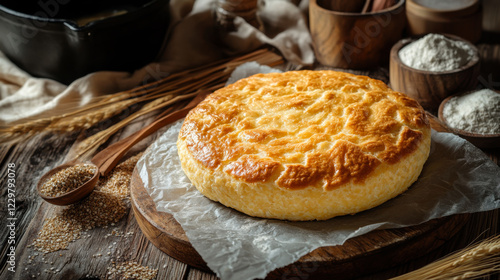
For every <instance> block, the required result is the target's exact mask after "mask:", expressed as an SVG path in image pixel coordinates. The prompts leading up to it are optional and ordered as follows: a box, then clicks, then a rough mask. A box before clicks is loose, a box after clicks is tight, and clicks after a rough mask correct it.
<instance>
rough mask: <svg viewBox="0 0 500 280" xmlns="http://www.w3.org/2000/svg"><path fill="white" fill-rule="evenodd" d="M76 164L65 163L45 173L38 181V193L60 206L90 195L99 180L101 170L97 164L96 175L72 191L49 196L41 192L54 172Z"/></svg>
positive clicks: (49, 201)
mask: <svg viewBox="0 0 500 280" xmlns="http://www.w3.org/2000/svg"><path fill="white" fill-rule="evenodd" d="M74 165H75V164H63V165H60V166H58V167H56V168H54V169H52V170H50V171H49V172H47V173H45V174H44V175H43V176H42V178H40V180H39V181H38V185H37V187H36V190H37V192H38V195H39V196H40V197H41V198H43V199H44V200H45V201H47V202H48V203H51V204H54V205H59V206H64V205H70V204H73V203H76V202H78V201H80V200H82V199H84V198H85V197H87V196H89V195H90V194H91V193H92V191H93V190H94V187H95V185H96V184H97V181H98V180H99V170H98V169H97V166H96V170H95V173H94V176H93V177H92V178H90V180H88V181H87V182H86V183H84V184H83V185H81V186H80V187H78V188H76V189H74V190H72V191H69V192H67V193H64V194H63V195H60V196H47V195H44V194H43V193H42V192H41V189H42V186H43V184H44V183H45V182H46V181H47V180H49V179H50V178H51V177H52V176H53V175H54V174H56V173H57V172H59V171H61V170H63V169H66V168H68V167H71V166H74Z"/></svg>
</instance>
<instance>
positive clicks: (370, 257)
mask: <svg viewBox="0 0 500 280" xmlns="http://www.w3.org/2000/svg"><path fill="white" fill-rule="evenodd" d="M430 118H431V124H432V127H433V128H434V129H436V130H438V131H445V130H446V128H444V127H442V126H441V125H440V124H439V122H438V121H437V120H436V118H435V117H433V116H430ZM130 189H131V201H132V209H133V211H134V214H135V217H136V219H137V222H138V224H139V226H140V228H141V230H142V232H143V233H144V235H145V236H146V237H147V238H148V239H149V240H150V241H151V242H152V243H153V244H154V245H155V246H156V247H158V248H159V249H160V250H162V251H163V252H165V253H167V254H168V255H169V256H171V257H173V258H175V259H177V260H179V261H181V262H184V263H186V264H188V265H191V266H194V267H196V268H199V269H201V270H204V271H210V269H209V268H208V267H207V265H206V263H205V262H204V261H203V259H202V258H201V256H200V255H199V254H198V253H197V252H196V250H195V249H194V248H193V246H192V245H191V243H190V242H189V240H188V238H187V236H186V234H185V232H184V231H183V229H182V227H181V226H180V224H179V223H177V221H176V220H175V219H174V218H173V216H172V215H170V214H168V213H165V212H158V211H156V206H155V204H154V202H153V200H152V199H151V197H150V196H149V194H148V192H147V191H146V189H145V188H144V185H143V183H142V181H141V179H140V177H139V175H138V174H137V172H136V171H134V173H133V175H132V179H131V183H130ZM468 217H469V215H455V216H451V217H446V218H441V219H435V220H431V221H429V222H426V223H423V224H420V225H417V226H412V227H406V228H400V229H390V230H377V231H373V232H369V233H367V234H365V235H362V236H359V237H355V238H352V239H349V240H347V241H346V242H345V243H344V244H343V245H341V246H332V247H322V248H318V249H316V250H315V251H313V252H311V253H309V254H307V255H305V256H303V257H302V258H300V259H299V260H298V261H297V262H295V263H293V264H291V265H288V266H286V267H284V268H280V269H277V270H275V271H273V272H271V273H270V274H269V275H268V277H267V278H266V279H282V277H284V276H288V277H293V276H298V277H300V276H304V275H307V276H308V277H309V279H310V278H311V277H314V278H316V277H326V276H328V277H329V278H334V279H348V278H352V277H356V276H361V275H366V274H369V273H372V272H375V271H379V270H382V269H385V268H389V267H391V266H395V265H398V264H402V263H405V262H408V261H410V260H412V259H415V258H417V257H420V256H423V255H424V254H426V253H429V252H430V251H432V250H434V249H436V248H437V247H439V246H441V245H442V244H443V243H445V242H446V241H447V240H448V239H450V238H451V237H452V236H453V235H455V233H457V232H458V231H459V230H460V229H461V228H462V226H463V225H464V224H465V223H466V221H467V220H468Z"/></svg>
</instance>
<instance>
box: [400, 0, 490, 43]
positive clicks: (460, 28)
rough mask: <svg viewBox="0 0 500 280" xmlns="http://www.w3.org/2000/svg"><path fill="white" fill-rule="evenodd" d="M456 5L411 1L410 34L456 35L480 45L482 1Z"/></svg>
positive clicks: (407, 9) (409, 14) (418, 0)
mask: <svg viewBox="0 0 500 280" xmlns="http://www.w3.org/2000/svg"><path fill="white" fill-rule="evenodd" d="M429 4H430V5H429ZM455 5H456V6H455V7H449V8H445V7H442V6H443V4H442V3H441V2H440V1H432V2H431V1H421V0H407V1H406V17H407V20H408V32H409V33H410V34H412V35H423V34H428V33H446V34H453V35H456V36H460V37H462V38H464V39H466V40H469V41H470V42H474V43H475V42H477V41H478V40H479V39H480V37H481V31H482V9H481V5H480V1H478V0H469V1H467V2H465V1H456V3H455ZM439 6H441V7H440V8H438V7H439ZM444 6H446V5H444Z"/></svg>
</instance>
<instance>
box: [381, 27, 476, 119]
mask: <svg viewBox="0 0 500 280" xmlns="http://www.w3.org/2000/svg"><path fill="white" fill-rule="evenodd" d="M443 35H444V36H446V37H447V38H449V39H453V40H457V41H462V42H465V43H466V44H468V45H469V46H470V47H471V48H472V49H473V50H474V56H473V58H472V59H471V60H470V61H469V63H467V64H466V65H464V66H462V67H460V68H458V69H455V70H451V71H443V72H433V71H426V70H419V69H415V68H412V67H410V66H408V65H406V64H404V63H403V62H402V61H401V59H400V57H399V51H400V50H401V49H402V48H403V47H405V46H406V45H408V44H410V43H412V42H414V41H416V40H417V39H419V38H407V39H402V40H400V41H399V42H397V43H396V44H395V45H394V46H393V47H392V49H391V56H390V65H389V78H390V83H391V87H392V89H393V90H395V91H399V92H402V93H405V94H407V95H408V96H410V97H412V98H413V99H415V100H417V101H418V102H419V103H420V105H422V107H424V109H426V110H429V111H431V112H435V111H437V109H438V108H439V105H440V104H441V102H442V101H443V100H444V99H445V98H446V97H448V96H450V95H452V94H456V93H457V92H463V91H467V90H472V89H474V88H475V87H476V85H477V83H478V76H479V71H480V65H479V53H478V50H477V48H476V47H475V46H474V45H473V44H472V43H470V42H468V41H466V40H464V39H462V38H460V37H457V36H454V35H449V34H443Z"/></svg>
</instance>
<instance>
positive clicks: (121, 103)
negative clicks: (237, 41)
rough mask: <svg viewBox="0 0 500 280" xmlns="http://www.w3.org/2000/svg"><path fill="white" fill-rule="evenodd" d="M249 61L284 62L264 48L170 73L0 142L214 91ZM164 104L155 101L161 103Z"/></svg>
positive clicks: (4, 132)
mask: <svg viewBox="0 0 500 280" xmlns="http://www.w3.org/2000/svg"><path fill="white" fill-rule="evenodd" d="M248 61H256V62H258V63H260V64H263V65H268V66H271V67H272V66H275V65H278V64H281V63H283V60H282V58H281V57H280V56H279V55H277V54H275V53H273V52H271V51H269V50H266V49H262V50H257V51H254V52H252V53H249V54H245V55H242V56H239V57H236V58H227V59H223V60H219V61H215V62H213V63H209V64H207V65H202V66H200V67H196V68H193V69H187V70H184V71H180V72H177V73H173V74H171V75H169V76H167V77H165V78H163V79H161V80H158V81H155V82H151V83H148V84H145V85H142V86H138V87H136V88H133V89H130V90H127V91H122V92H118V93H115V94H110V95H107V96H104V97H101V98H98V100H97V101H96V102H94V103H92V104H89V105H86V106H83V107H81V108H78V109H76V110H74V111H72V112H69V113H66V114H61V115H56V116H51V117H47V118H41V119H35V120H27V121H25V122H22V123H19V124H14V125H10V126H7V127H4V128H0V142H2V143H5V142H8V141H19V140H23V139H26V138H29V137H31V136H33V135H36V134H38V133H41V132H56V133H64V132H71V131H78V130H84V129H88V128H89V127H91V126H94V125H95V124H97V123H99V122H101V121H103V120H106V119H109V118H110V117H112V116H115V115H117V114H119V113H120V112H122V111H123V110H125V109H127V108H129V107H130V106H132V105H136V104H140V103H144V102H149V101H151V100H154V99H160V100H163V101H165V100H168V99H169V98H170V97H174V96H177V95H183V94H185V93H186V92H194V91H197V90H200V89H208V88H212V89H213V90H215V89H217V87H214V85H220V84H221V82H223V81H224V80H227V78H228V77H229V75H230V74H231V72H232V70H234V68H236V67H237V66H238V65H241V64H243V63H244V62H248ZM219 87H220V86H219ZM166 96H170V97H166ZM163 98H165V99H163ZM163 101H158V102H159V103H162V102H163ZM164 106H168V103H167V104H164ZM146 111H147V110H146ZM135 116H137V115H134V118H127V120H128V122H130V121H131V120H133V119H135ZM124 123H126V122H124ZM103 134H105V133H103Z"/></svg>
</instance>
